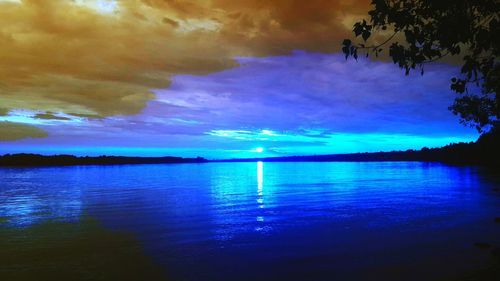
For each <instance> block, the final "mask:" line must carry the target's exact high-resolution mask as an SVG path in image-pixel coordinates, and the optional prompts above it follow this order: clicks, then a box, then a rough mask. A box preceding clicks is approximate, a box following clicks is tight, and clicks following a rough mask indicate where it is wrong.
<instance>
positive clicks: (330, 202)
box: [0, 162, 500, 281]
mask: <svg viewBox="0 0 500 281" xmlns="http://www.w3.org/2000/svg"><path fill="white" fill-rule="evenodd" d="M499 183H500V178H499V177H498V175H495V174H494V173H493V172H492V171H491V170H490V171H488V170H484V169H481V168H477V167H454V166H446V165H442V164H432V163H418V162H380V163H376V162H374V163H260V162H259V163H209V164H175V165H172V164H170V165H168V164H167V165H124V166H77V167H53V168H52V167H50V168H26V169H25V168H2V169H0V217H3V218H4V222H3V223H1V224H0V227H9V228H24V227H29V226H31V225H34V224H39V223H43V222H44V221H47V220H49V219H55V220H62V221H67V222H76V221H78V220H79V219H80V218H81V217H82V216H90V217H92V218H93V219H95V220H97V221H98V222H99V223H100V224H101V225H102V226H103V227H105V228H106V229H111V230H116V231H123V232H128V233H132V234H134V237H136V238H137V240H138V241H139V242H140V243H141V245H142V247H143V248H144V251H145V253H146V254H147V255H148V256H150V257H152V259H153V260H154V261H155V262H157V263H158V264H160V265H161V266H162V267H164V268H166V269H167V271H168V273H169V275H170V277H172V279H173V280H181V281H182V280H187V281H192V280H204V281H205V280H206V281H210V280H214V281H215V280H424V279H427V280H432V279H436V280H441V279H442V278H445V279H446V278H455V277H459V278H462V277H463V276H468V275H467V274H474V272H476V271H482V270H491V268H492V267H495V266H497V265H496V263H495V262H496V261H495V259H494V258H492V256H491V254H490V250H485V249H479V248H478V247H475V246H474V243H476V242H488V243H490V244H492V245H494V246H500V224H498V223H495V222H494V218H495V217H497V216H500V194H499V193H498V192H495V191H494V189H495V188H498V187H500V184H499ZM5 218H6V219H5ZM0 251H1V250H0Z"/></svg>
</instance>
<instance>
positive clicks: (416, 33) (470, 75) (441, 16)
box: [342, 0, 500, 132]
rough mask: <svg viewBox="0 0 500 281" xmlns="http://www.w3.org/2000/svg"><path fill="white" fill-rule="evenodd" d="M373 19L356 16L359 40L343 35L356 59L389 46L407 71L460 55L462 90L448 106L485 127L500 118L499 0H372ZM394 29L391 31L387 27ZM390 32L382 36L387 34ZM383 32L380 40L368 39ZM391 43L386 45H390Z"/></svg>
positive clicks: (457, 87)
mask: <svg viewBox="0 0 500 281" xmlns="http://www.w3.org/2000/svg"><path fill="white" fill-rule="evenodd" d="M372 7H373V8H372V10H370V11H369V12H368V14H369V16H370V20H369V22H367V21H366V20H363V21H360V22H357V23H356V24H354V26H353V33H354V35H355V36H356V37H361V39H362V41H361V40H360V42H359V43H355V42H352V41H351V40H349V39H345V40H344V41H343V43H342V45H343V48H342V51H343V53H344V54H345V56H346V59H347V58H348V57H353V58H354V59H356V60H357V58H358V54H361V53H363V54H364V55H366V56H367V57H368V56H370V55H374V56H377V57H378V56H379V55H380V54H381V53H383V52H387V50H388V55H389V56H390V57H391V58H392V60H393V62H394V64H397V65H398V66H399V67H400V68H402V69H404V71H405V74H406V75H408V74H409V73H410V71H413V70H417V71H420V73H421V74H422V75H423V74H424V66H425V65H426V64H428V63H430V62H434V61H436V60H439V59H441V58H442V57H444V56H456V57H457V58H459V59H460V60H461V64H462V67H461V71H460V72H461V73H460V74H459V75H457V77H452V78H451V86H450V87H451V89H452V90H453V91H455V92H456V93H458V94H459V96H458V97H457V98H456V99H455V102H454V103H453V105H451V106H450V107H449V109H450V110H451V111H452V112H453V113H454V114H456V115H458V116H459V117H460V122H461V123H463V124H465V125H469V126H473V127H475V128H476V129H477V130H478V131H479V132H485V131H488V130H490V129H491V128H493V127H498V125H499V122H500V121H499V120H500V105H499V102H498V93H499V92H500V82H499V78H500V62H499V59H498V56H499V53H500V1H498V0H439V1H436V0H373V1H372ZM389 32H390V33H389ZM387 33H389V34H391V35H390V36H384V35H385V34H387ZM375 35H379V36H383V38H385V39H383V40H380V41H382V42H381V43H378V44H368V43H367V41H371V40H369V39H370V38H372V40H373V37H375ZM386 49H387V50H386Z"/></svg>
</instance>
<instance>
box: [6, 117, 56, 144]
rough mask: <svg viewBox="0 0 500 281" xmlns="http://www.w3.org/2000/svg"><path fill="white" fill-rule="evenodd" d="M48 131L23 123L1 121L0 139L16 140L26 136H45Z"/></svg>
mask: <svg viewBox="0 0 500 281" xmlns="http://www.w3.org/2000/svg"><path fill="white" fill-rule="evenodd" d="M46 136H47V133H46V132H45V131H44V130H42V129H39V128H37V127H35V126H30V125H26V124H22V123H13V122H0V141H14V140H20V139H24V138H44V137H46Z"/></svg>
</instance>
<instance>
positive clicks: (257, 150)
mask: <svg viewBox="0 0 500 281" xmlns="http://www.w3.org/2000/svg"><path fill="white" fill-rule="evenodd" d="M254 151H255V152H258V153H261V152H264V148H263V147H257V148H256V149H254Z"/></svg>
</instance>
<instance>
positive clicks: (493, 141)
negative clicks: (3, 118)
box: [0, 132, 500, 167]
mask: <svg viewBox="0 0 500 281" xmlns="http://www.w3.org/2000/svg"><path fill="white" fill-rule="evenodd" d="M499 144H500V134H499V133H493V132H491V133H487V134H483V135H482V136H481V137H480V138H479V139H478V140H477V141H476V142H470V143H456V144H449V145H446V146H444V147H440V148H425V147H424V148H422V149H420V150H406V151H391V152H371V153H369V152H365V153H350V154H329V155H310V156H284V157H263V158H239V159H220V160H207V159H205V158H202V157H197V158H182V157H172V156H167V157H125V156H98V157H89V156H85V157H77V156H73V155H53V156H43V155H39V154H6V155H3V156H0V166H71V165H122V164H168V163H172V164H173V163H208V162H255V161H265V162H370V161H420V162H443V163H450V164H458V165H487V166H495V165H497V167H498V166H500V161H499V160H500V157H499V156H500V150H499V149H498V146H499Z"/></svg>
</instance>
